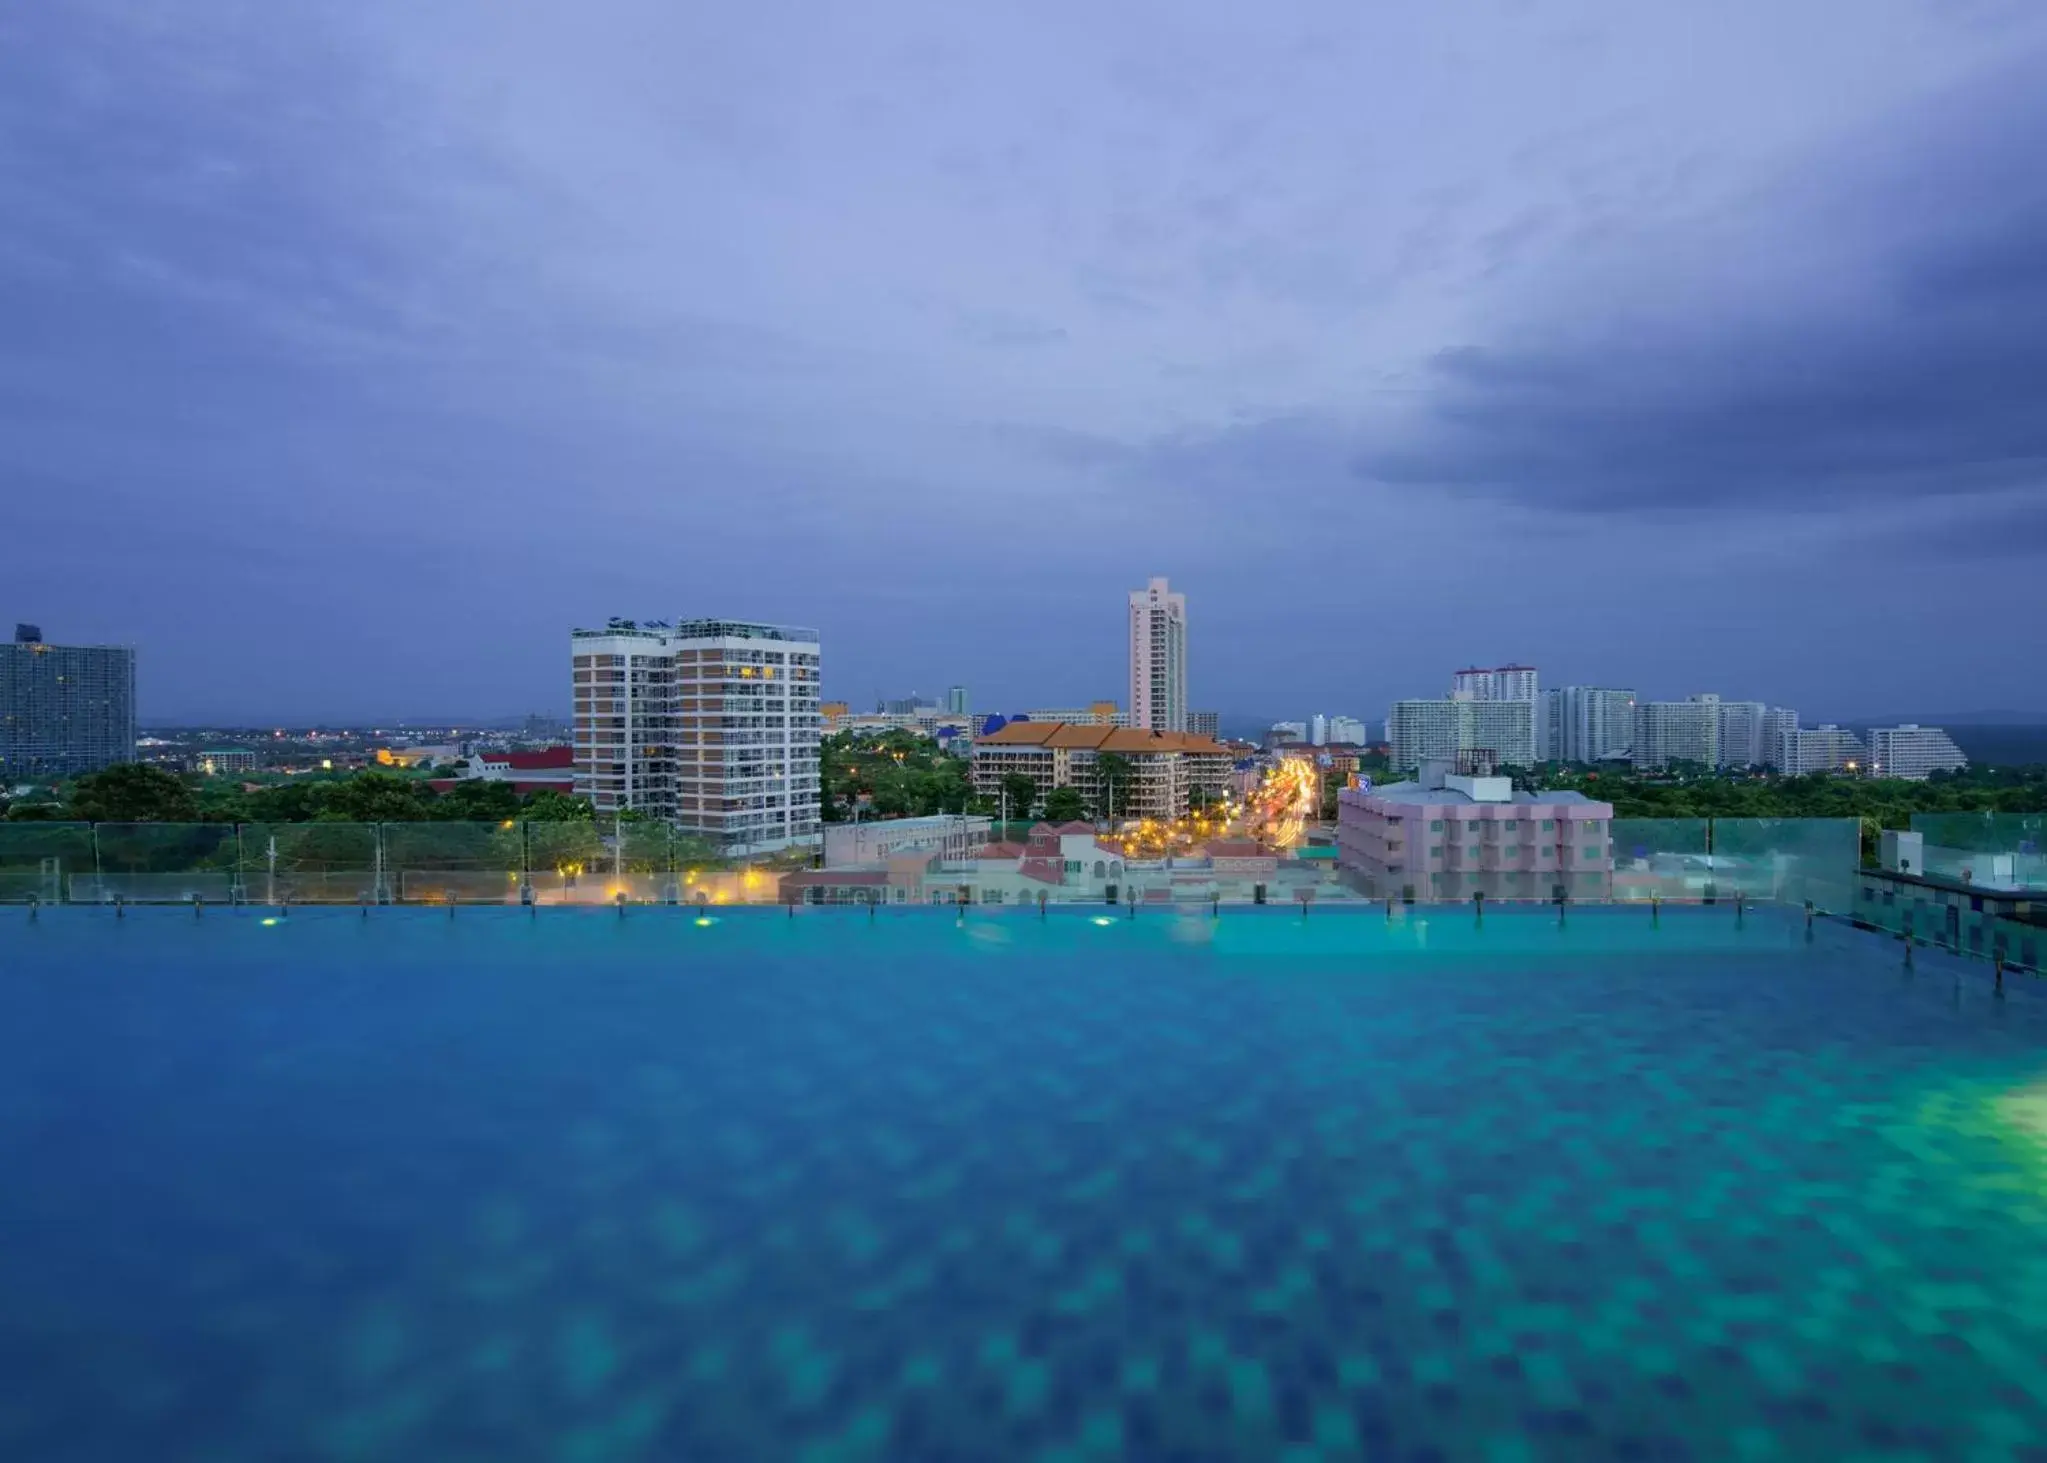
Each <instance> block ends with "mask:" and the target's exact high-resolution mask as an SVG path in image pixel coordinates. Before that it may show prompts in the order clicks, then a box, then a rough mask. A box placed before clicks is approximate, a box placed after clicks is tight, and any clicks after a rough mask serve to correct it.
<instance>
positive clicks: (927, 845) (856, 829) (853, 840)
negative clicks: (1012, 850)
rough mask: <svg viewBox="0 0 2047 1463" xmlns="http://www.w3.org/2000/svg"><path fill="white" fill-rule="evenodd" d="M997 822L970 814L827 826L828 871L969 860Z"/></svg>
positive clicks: (825, 852)
mask: <svg viewBox="0 0 2047 1463" xmlns="http://www.w3.org/2000/svg"><path fill="white" fill-rule="evenodd" d="M993 831H994V820H992V819H990V818H986V817H981V816H979V815H975V814H967V813H938V814H934V815H933V816H931V817H926V818H880V819H874V820H872V821H869V822H865V823H827V824H826V825H825V830H824V861H825V867H826V868H834V869H836V868H851V867H855V866H859V865H864V864H879V863H883V862H885V861H887V860H889V859H891V858H897V857H901V856H902V855H905V854H926V855H930V856H935V857H943V858H967V857H970V856H971V855H972V854H973V853H974V851H975V850H977V849H979V848H981V847H982V846H983V845H985V844H986V843H987V842H988V839H989V835H990V834H991V833H992V832H993Z"/></svg>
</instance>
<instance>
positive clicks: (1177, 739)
mask: <svg viewBox="0 0 2047 1463" xmlns="http://www.w3.org/2000/svg"><path fill="white" fill-rule="evenodd" d="M975 745H976V746H982V747H1061V748H1066V749H1068V750H1079V751H1096V752H1122V753H1125V754H1139V755H1141V754H1143V753H1146V752H1188V753H1192V754H1193V755H1195V756H1199V757H1227V756H1229V755H1230V749H1229V748H1228V747H1225V746H1222V745H1221V744H1220V743H1218V742H1216V741H1214V740H1212V739H1210V738H1208V737H1198V736H1195V735H1194V734H1193V733H1191V732H1161V731H1146V730H1144V729H1142V728H1138V727H1120V726H1078V725H1075V724H1073V723H1071V722H1063V721H1012V722H1010V723H1009V724H1008V725H1007V726H1003V727H999V728H997V729H996V730H995V731H994V732H992V733H990V734H989V735H987V736H985V737H982V738H981V739H980V740H979V741H978V742H977V743H976V744H975Z"/></svg>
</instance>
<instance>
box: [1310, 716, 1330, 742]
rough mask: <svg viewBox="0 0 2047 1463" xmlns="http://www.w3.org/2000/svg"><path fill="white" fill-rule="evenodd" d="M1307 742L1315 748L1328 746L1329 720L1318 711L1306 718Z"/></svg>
mask: <svg viewBox="0 0 2047 1463" xmlns="http://www.w3.org/2000/svg"><path fill="white" fill-rule="evenodd" d="M1308 741H1309V742H1310V743H1311V744H1312V745H1314V746H1317V747H1326V746H1328V745H1329V718H1328V717H1326V716H1324V715H1323V714H1322V713H1321V712H1319V711H1318V712H1316V713H1315V714H1314V715H1313V716H1311V717H1309V718H1308Z"/></svg>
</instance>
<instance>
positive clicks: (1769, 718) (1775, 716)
mask: <svg viewBox="0 0 2047 1463" xmlns="http://www.w3.org/2000/svg"><path fill="white" fill-rule="evenodd" d="M1797 730H1798V713H1797V712H1796V711H1793V710H1792V709H1791V708H1790V707H1789V706H1772V707H1771V708H1770V709H1769V710H1767V711H1765V712H1764V713H1763V760H1764V761H1765V762H1766V763H1768V764H1769V765H1770V766H1772V767H1775V768H1778V769H1779V770H1781V769H1782V768H1783V766H1784V764H1783V763H1782V762H1780V761H1779V760H1778V758H1780V757H1782V756H1783V755H1784V737H1785V734H1786V733H1788V732H1795V731H1797Z"/></svg>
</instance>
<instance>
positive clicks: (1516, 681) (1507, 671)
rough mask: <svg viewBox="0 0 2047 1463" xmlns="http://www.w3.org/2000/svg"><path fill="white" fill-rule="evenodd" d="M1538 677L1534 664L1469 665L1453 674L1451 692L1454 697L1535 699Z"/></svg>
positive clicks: (1500, 699) (1477, 699) (1499, 699)
mask: <svg viewBox="0 0 2047 1463" xmlns="http://www.w3.org/2000/svg"><path fill="white" fill-rule="evenodd" d="M1536 679H1537V678H1536V674H1535V667H1534V666H1532V665H1503V666H1493V667H1490V668H1483V669H1482V668H1480V667H1478V666H1468V667H1466V668H1465V669H1464V670H1461V671H1459V672H1457V674H1456V675H1454V676H1452V677H1451V678H1450V696H1451V698H1452V699H1453V700H1455V699H1458V698H1460V697H1462V698H1468V699H1470V700H1473V701H1533V700H1535V699H1536V697H1537V695H1538V694H1539V688H1538V687H1537V685H1536Z"/></svg>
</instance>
